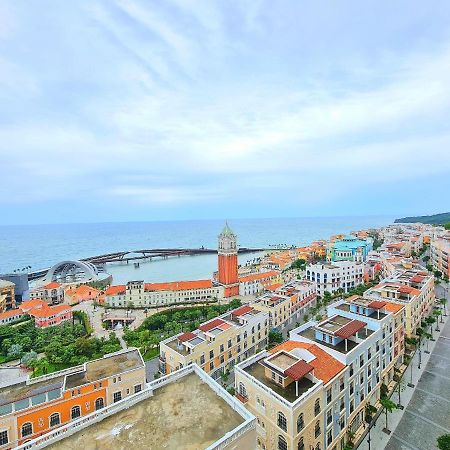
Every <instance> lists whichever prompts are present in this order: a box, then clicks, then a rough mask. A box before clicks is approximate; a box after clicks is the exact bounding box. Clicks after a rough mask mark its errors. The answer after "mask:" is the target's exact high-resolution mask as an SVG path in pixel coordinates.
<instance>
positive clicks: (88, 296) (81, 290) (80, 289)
mask: <svg viewBox="0 0 450 450" xmlns="http://www.w3.org/2000/svg"><path fill="white" fill-rule="evenodd" d="M101 297H102V292H101V291H99V290H98V289H95V288H93V287H92V286H88V285H86V284H82V285H80V286H77V287H69V288H67V289H66V290H65V291H64V301H65V303H67V304H68V305H77V304H78V303H81V302H86V301H94V302H98V303H101Z"/></svg>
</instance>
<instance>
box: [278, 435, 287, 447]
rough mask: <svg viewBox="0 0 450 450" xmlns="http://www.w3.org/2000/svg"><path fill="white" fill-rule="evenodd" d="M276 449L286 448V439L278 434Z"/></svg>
mask: <svg viewBox="0 0 450 450" xmlns="http://www.w3.org/2000/svg"><path fill="white" fill-rule="evenodd" d="M278 450H288V446H287V442H286V439H285V438H284V437H283V436H278Z"/></svg>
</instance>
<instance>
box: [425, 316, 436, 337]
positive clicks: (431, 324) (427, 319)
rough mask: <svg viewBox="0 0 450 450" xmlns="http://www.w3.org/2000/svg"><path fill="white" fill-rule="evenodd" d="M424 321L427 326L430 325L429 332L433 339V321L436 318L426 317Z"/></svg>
mask: <svg viewBox="0 0 450 450" xmlns="http://www.w3.org/2000/svg"><path fill="white" fill-rule="evenodd" d="M425 322H426V323H427V324H428V326H429V327H430V332H431V340H432V341H434V338H433V323H435V322H436V319H435V318H434V317H427V318H426V319H425Z"/></svg>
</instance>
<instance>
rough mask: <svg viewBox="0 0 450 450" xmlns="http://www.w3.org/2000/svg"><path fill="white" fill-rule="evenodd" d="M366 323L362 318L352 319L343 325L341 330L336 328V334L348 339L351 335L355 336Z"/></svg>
mask: <svg viewBox="0 0 450 450" xmlns="http://www.w3.org/2000/svg"><path fill="white" fill-rule="evenodd" d="M366 325H367V324H366V322H363V321H361V320H352V321H351V322H349V323H347V324H346V325H344V326H343V327H341V328H339V330H336V332H335V333H334V334H335V335H336V336H339V337H341V338H343V339H348V338H349V337H350V336H353V335H354V334H356V333H357V332H358V331H360V330H362V329H363V328H364V327H365V326H366Z"/></svg>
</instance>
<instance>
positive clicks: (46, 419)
mask: <svg viewBox="0 0 450 450" xmlns="http://www.w3.org/2000/svg"><path fill="white" fill-rule="evenodd" d="M145 382H146V381H145V364H144V361H143V359H142V357H141V354H140V353H139V351H138V350H136V349H131V350H125V351H121V352H117V353H112V354H109V355H105V356H104V357H103V358H101V359H98V360H94V361H89V362H87V363H85V364H84V365H82V366H77V367H72V368H70V369H66V370H62V371H60V372H54V373H52V374H49V375H44V376H42V377H37V378H31V379H29V380H27V381H24V382H20V383H16V384H13V385H10V386H6V387H2V388H0V437H1V441H0V448H14V447H16V446H17V445H21V444H23V443H25V442H28V441H30V440H33V439H36V438H38V437H39V436H42V435H44V434H45V433H48V432H49V431H51V430H53V429H56V428H58V427H60V426H62V425H67V424H69V423H70V422H71V421H74V420H77V419H79V418H83V417H84V416H87V415H89V414H91V413H93V412H95V411H98V410H100V409H102V408H105V407H108V406H109V405H111V404H113V403H115V402H118V401H120V400H121V399H123V398H126V397H128V396H130V395H133V394H134V393H137V392H140V391H141V390H142V389H143V388H144V387H145Z"/></svg>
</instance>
